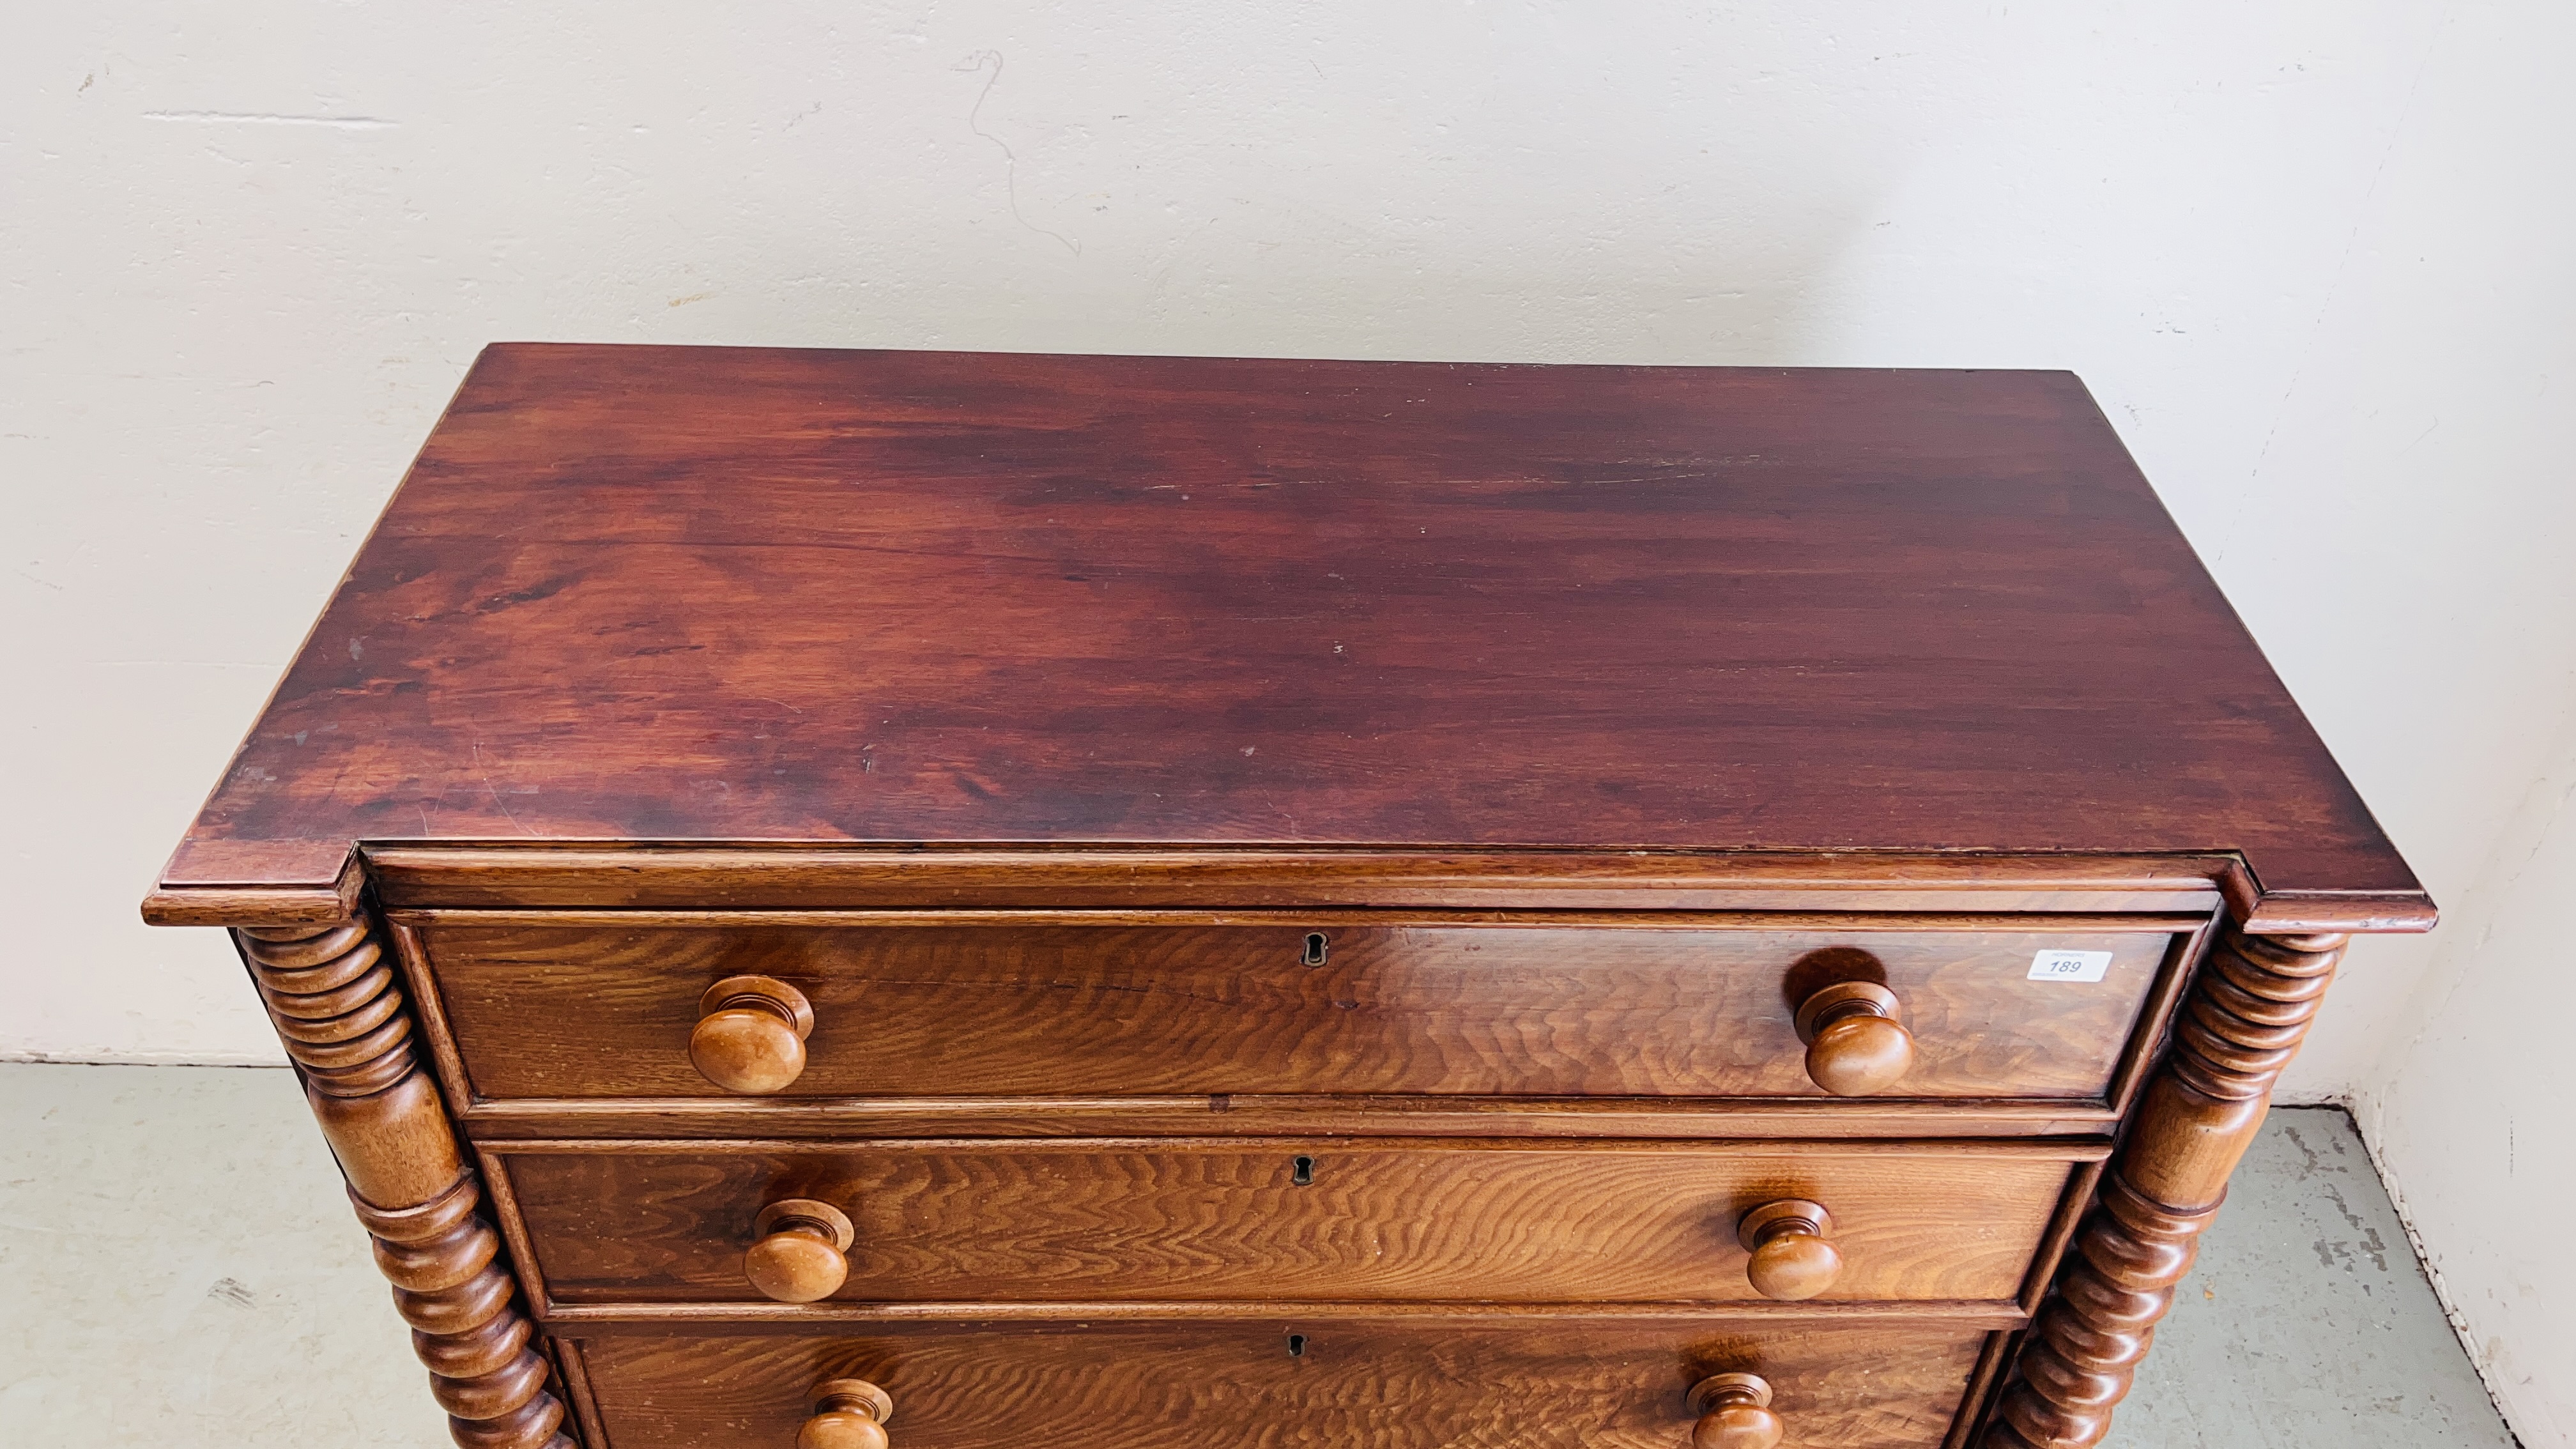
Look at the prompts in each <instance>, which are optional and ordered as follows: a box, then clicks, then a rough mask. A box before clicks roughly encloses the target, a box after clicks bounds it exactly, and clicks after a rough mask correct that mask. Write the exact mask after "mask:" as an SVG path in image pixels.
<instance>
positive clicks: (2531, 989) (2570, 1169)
mask: <svg viewBox="0 0 2576 1449" xmlns="http://www.w3.org/2000/svg"><path fill="white" fill-rule="evenodd" d="M2571 911H2576V731H2571V732H2570V733H2569V735H2568V737H2567V739H2566V740H2565V741H2564V742H2563V748H2562V752H2561V754H2560V757H2559V759H2558V761H2557V763H2556V765H2555V767H2554V768H2552V769H2551V770H2549V771H2548V772H2547V773H2546V774H2545V775H2543V776H2542V778H2541V779H2539V780H2538V781H2536V782H2534V784H2533V785H2532V787H2531V789H2530V791H2529V792H2528V793H2526V794H2525V796H2524V797H2523V801H2522V805H2521V808H2520V809H2519V810H2518V811H2517V812H2516V813H2515V816H2514V818H2513V821H2512V822H2511V824H2509V825H2508V826H2507V828H2506V829H2505V830H2504V832H2503V833H2502V835H2501V836H2500V837H2499V838H2498V840H2497V842H2496V849H2495V852H2494V854H2493V855H2492V856H2490V857H2489V859H2488V861H2487V863H2486V867H2485V869H2484V870H2483V871H2481V872H2480V873H2479V877H2478V882H2477V884H2476V885H2475V886H2474V887H2472V888H2471V890H2470V891H2469V893H2468V894H2467V895H2466V896H2465V897H2463V898H2462V899H2461V900H2460V901H2459V902H2458V903H2457V904H2456V905H2455V906H2454V907H2453V909H2452V910H2451V912H2450V915H2449V919H2448V921H2447V923H2446V929H2445V930H2444V931H2443V933H2442V936H2441V942H2442V950H2441V951H2440V952H2439V953H2438V955H2437V956H2436V957H2435V960H2434V962H2433V968H2432V970H2431V971H2429V972H2428V973H2426V977H2425V980H2424V982H2423V984H2422V986H2421V988H2420V989H2419V990H2418V992H2417V994H2416V996H2415V998H2414V1000H2413V1002H2412V1003H2410V1005H2409V1007H2408V1011H2407V1016H2408V1019H2409V1021H2410V1024H2411V1025H2412V1029H2411V1031H2410V1032H2409V1033H2408V1034H2407V1035H2406V1036H2404V1037H2403V1038H2402V1039H2400V1040H2399V1041H2398V1042H2397V1043H2396V1044H2395V1045H2394V1048H2393V1049H2392V1051H2391V1052H2390V1055H2389V1059H2388V1060H2387V1062H2386V1063H2385V1064H2384V1067H2383V1071H2382V1073H2381V1079H2380V1081H2379V1082H2378V1083H2376V1084H2375V1085H2373V1086H2371V1087H2369V1088H2367V1089H2365V1090H2364V1091H2363V1092H2362V1093H2361V1094H2360V1096H2359V1098H2358V1099H2357V1100H2356V1101H2355V1103H2354V1107H2355V1109H2356V1111H2355V1115H2356V1116H2358V1117H2359V1118H2360V1119H2361V1123H2362V1126H2363V1128H2364V1129H2365V1131H2367V1133H2368V1134H2369V1138H2370V1141H2371V1144H2372V1155H2373V1156H2374V1157H2376V1158H2377V1159H2378V1161H2379V1163H2380V1166H2381V1169H2382V1170H2383V1172H2384V1173H2385V1174H2386V1175H2387V1176H2388V1178H2389V1180H2390V1182H2391V1184H2392V1186H2393V1187H2394V1188H2395V1189H2396V1194H2397V1197H2398V1206H2399V1208H2400V1209H2401V1210H2402V1211H2403V1212H2404V1213H2405V1215H2406V1220H2407V1225H2408V1226H2409V1227H2410V1228H2412V1229H2413V1230H2414V1232H2415V1234H2416V1237H2417V1239H2418V1240H2419V1242H2420V1243H2421V1245H2422V1247H2423V1250H2424V1258H2425V1263H2426V1266H2428V1267H2429V1268H2431V1269H2432V1271H2433V1275H2434V1279H2435V1282H2436V1283H2437V1285H2438V1286H2439V1287H2440V1288H2441V1290H2442V1296H2443V1301H2444V1302H2446V1303H2448V1304H2449V1305H2451V1309H2452V1319H2453V1322H2454V1325H2455V1326H2457V1327H2458V1328H2459V1329H2460V1330H2461V1337H2462V1338H2463V1339H2464V1340H2465V1341H2466V1342H2467V1343H2468V1345H2469V1353H2470V1356H2471V1357H2472V1358H2474V1359H2476V1360H2477V1363H2478V1369H2479V1372H2481V1373H2482V1374H2484V1375H2485V1376H2486V1380H2487V1384H2488V1386H2489V1388H2490V1389H2492V1390H2493V1391H2494V1393H2495V1395H2496V1397H2497V1398H2498V1400H2500V1401H2501V1402H2502V1403H2503V1404H2504V1406H2505V1410H2506V1413H2507V1415H2508V1417H2509V1418H2510V1420H2511V1422H2512V1423H2513V1425H2514V1427H2515V1429H2516V1430H2517V1431H2518V1432H2519V1433H2520V1434H2521V1436H2522V1442H2523V1443H2524V1444H2526V1445H2530V1446H2533V1449H2539V1446H2542V1445H2568V1444H2576V1373H2571V1371H2570V1370H2571V1367H2572V1366H2576V1256H2571V1255H2570V1254H2569V1253H2568V1252H2567V1251H2566V1242H2567V1225H2568V1222H2569V1220H2570V1216H2571V1205H2576V1126H2571V1125H2570V1123H2569V1115H2568V1114H2569V1105H2570V1104H2571V1103H2576V1051H2571V1050H2570V1049H2569V1046H2568V1040H2567V1026H2568V1023H2569V1022H2571V1021H2576V950H2571V948H2570V946H2569V944H2568V943H2569V940H2570V931H2569V918H2570V914H2571Z"/></svg>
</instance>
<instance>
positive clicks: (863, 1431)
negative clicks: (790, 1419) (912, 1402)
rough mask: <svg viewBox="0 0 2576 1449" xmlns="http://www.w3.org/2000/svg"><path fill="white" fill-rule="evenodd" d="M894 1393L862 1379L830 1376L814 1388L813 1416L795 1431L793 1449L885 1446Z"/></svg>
mask: <svg viewBox="0 0 2576 1449" xmlns="http://www.w3.org/2000/svg"><path fill="white" fill-rule="evenodd" d="M893 1417H894V1396H893V1395H892V1394H889V1393H887V1392H886V1391H885V1390H883V1389H881V1388H878V1387H877V1386H876V1385H874V1384H872V1383H869V1382H868V1381H867V1380H866V1379H833V1380H830V1381H829V1382H826V1383H822V1384H818V1385H816V1386H815V1388H814V1417H813V1418H810V1419H808V1420H806V1421H805V1427H803V1428H801V1429H799V1430H797V1431H796V1449H886V1443H887V1440H886V1431H885V1424H886V1420H888V1419H891V1418H893Z"/></svg>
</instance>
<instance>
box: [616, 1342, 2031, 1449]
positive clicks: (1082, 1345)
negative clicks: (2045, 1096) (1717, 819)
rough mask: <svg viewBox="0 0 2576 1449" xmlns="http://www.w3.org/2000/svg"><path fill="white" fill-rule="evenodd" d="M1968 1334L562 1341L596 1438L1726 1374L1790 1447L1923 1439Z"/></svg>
mask: <svg viewBox="0 0 2576 1449" xmlns="http://www.w3.org/2000/svg"><path fill="white" fill-rule="evenodd" d="M1292 1335H1294V1336H1293V1337H1292ZM1984 1340H1985V1334H1984V1333H1982V1332H1979V1331H1977V1330H1975V1329H1971V1328H1953V1327H1916V1328H1897V1327H1869V1328H1828V1327H1801V1326H1795V1325H1785V1324H1782V1325H1774V1324H1756V1323H1749V1322H1737V1323H1731V1324H1730V1323H1725V1322H1718V1321H1701V1322H1687V1321H1678V1322H1667V1321H1647V1322H1638V1321H1633V1320H1615V1319H1609V1320H1605V1319H1582V1318H1551V1319H1543V1320H1536V1321H1530V1322H1524V1323H1518V1324H1503V1325H1497V1324H1494V1323H1491V1322H1481V1323H1480V1322H1430V1323H1406V1322H1401V1321H1376V1322H1371V1321H1333V1320H1324V1321H1305V1320H1297V1319H1283V1320H1279V1321H1276V1322H1263V1323H1235V1322H1213V1323H1187V1324H1088V1325H1075V1324H1066V1325H1062V1326H1057V1327H1050V1328H1017V1329H1004V1328H985V1327H977V1326H973V1325H958V1326H951V1325H940V1326H935V1327H934V1326H917V1327H916V1326H907V1327H903V1328H895V1329H888V1330H886V1331H884V1332H870V1333H868V1334H866V1335H864V1336H856V1335H854V1336H845V1337H832V1338H819V1337H818V1338H787V1337H752V1336H744V1337H735V1338H704V1337H701V1338H658V1337H624V1336H616V1337H608V1336H603V1337H597V1338H592V1339H589V1340H585V1341H578V1342H577V1343H576V1344H575V1349H576V1352H577V1353H578V1354H579V1356H580V1358H581V1360H582V1365H583V1368H584V1370H585V1372H586V1376H587V1378H588V1380H589V1383H590V1385H591V1389H592V1393H593V1395H594V1397H595V1400H596V1404H597V1407H598V1414H599V1421H600V1424H601V1426H602V1428H603V1429H604V1431H605V1435H604V1437H605V1438H606V1440H607V1444H606V1446H604V1449H793V1446H794V1445H795V1443H796V1435H797V1430H798V1428H799V1426H800V1425H801V1424H802V1423H803V1422H804V1420H805V1418H806V1416H807V1415H808V1414H809V1413H811V1412H812V1410H813V1403H812V1399H811V1397H810V1396H811V1394H812V1392H813V1389H814V1388H815V1386H817V1385H819V1384H822V1383H824V1382H827V1381H829V1380H833V1379H844V1378H858V1379H864V1380H866V1381H867V1382H869V1383H872V1384H875V1385H877V1386H879V1387H880V1388H882V1389H884V1390H885V1391H886V1393H887V1394H888V1395H889V1396H890V1397H891V1399H892V1401H893V1414H892V1417H891V1419H890V1421H889V1422H888V1424H887V1428H888V1430H889V1431H890V1433H891V1437H892V1439H893V1442H894V1444H895V1445H897V1446H898V1449H994V1446H997V1445H1008V1444H1045V1445H1048V1446H1050V1449H1237V1446H1240V1449H1279V1446H1284V1445H1297V1444H1312V1445H1356V1444H1365V1445H1368V1446H1370V1449H1489V1446H1490V1449H1501V1446H1515V1449H1687V1446H1688V1444H1689V1442H1690V1435H1691V1427H1692V1422H1693V1417H1694V1416H1693V1414H1692V1412H1691V1410H1690V1408H1689V1407H1688V1406H1687V1405H1686V1403H1685V1395H1686V1394H1687V1393H1688V1391H1689V1389H1690V1387H1691V1385H1693V1384H1695V1383H1697V1382H1699V1381H1700V1380H1701V1379H1702V1378H1704V1377H1706V1376H1709V1375H1713V1374H1717V1373H1732V1372H1749V1373H1753V1374H1757V1375H1759V1376H1760V1377H1761V1378H1762V1379H1763V1380H1764V1382H1765V1383H1766V1384H1767V1385H1768V1386H1769V1389H1770V1391H1771V1403H1770V1408H1771V1410H1772V1411H1773V1412H1774V1413H1776V1414H1778V1415H1779V1416H1780V1418H1781V1420H1782V1421H1783V1424H1784V1426H1785V1428H1786V1430H1787V1434H1786V1436H1785V1438H1784V1439H1783V1443H1785V1444H1788V1445H1818V1446H1821V1445H1832V1446H1835V1449H1934V1446H1937V1445H1939V1444H1940V1443H1941V1441H1942V1438H1943V1436H1944V1435H1945V1434H1946V1433H1947V1432H1948V1430H1949V1426H1950V1422H1951V1420H1952V1418H1953V1416H1954V1415H1955V1414H1956V1413H1957V1411H1958V1408H1959V1404H1960V1400H1961V1398H1962V1397H1963V1396H1964V1394H1965V1392H1966V1388H1967V1384H1968V1379H1969V1376H1970V1374H1971V1373H1972V1372H1973V1370H1974V1368H1975V1365H1976V1360H1977V1356H1978V1353H1979V1351H1980V1349H1981V1348H1982V1347H1983V1346H1984ZM1292 1345H1293V1347H1294V1349H1295V1351H1294V1352H1292Z"/></svg>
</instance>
